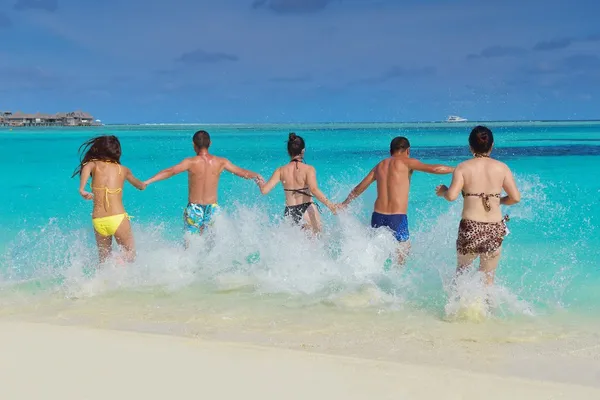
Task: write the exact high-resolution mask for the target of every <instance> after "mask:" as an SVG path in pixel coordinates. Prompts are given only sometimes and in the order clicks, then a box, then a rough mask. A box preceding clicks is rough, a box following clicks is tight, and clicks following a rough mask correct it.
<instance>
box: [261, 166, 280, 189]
mask: <svg viewBox="0 0 600 400" xmlns="http://www.w3.org/2000/svg"><path fill="white" fill-rule="evenodd" d="M279 182H281V172H280V171H279V168H277V169H276V170H275V172H274V173H273V176H271V178H270V179H269V180H268V181H267V183H265V184H264V185H262V186H261V187H260V192H261V193H262V194H267V193H269V192H270V191H271V190H273V188H274V187H275V186H277V184H278V183H279Z"/></svg>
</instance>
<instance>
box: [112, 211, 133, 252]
mask: <svg viewBox="0 0 600 400" xmlns="http://www.w3.org/2000/svg"><path fill="white" fill-rule="evenodd" d="M115 239H116V240H117V243H118V244H119V246H121V247H122V248H123V251H124V253H125V260H126V261H128V262H133V261H135V241H134V240H133V233H132V232H131V224H130V223H129V220H128V219H127V218H124V219H123V222H121V225H119V228H118V229H117V231H116V232H115Z"/></svg>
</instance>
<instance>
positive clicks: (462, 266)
mask: <svg viewBox="0 0 600 400" xmlns="http://www.w3.org/2000/svg"><path fill="white" fill-rule="evenodd" d="M477 257H479V254H460V253H457V255H456V258H457V267H456V274H455V275H454V279H453V280H452V287H454V286H456V279H457V278H458V277H459V276H461V275H462V274H463V273H464V272H465V271H466V270H467V268H469V267H470V266H471V265H473V261H475V259H476V258H477Z"/></svg>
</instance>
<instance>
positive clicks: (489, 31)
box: [0, 0, 600, 123]
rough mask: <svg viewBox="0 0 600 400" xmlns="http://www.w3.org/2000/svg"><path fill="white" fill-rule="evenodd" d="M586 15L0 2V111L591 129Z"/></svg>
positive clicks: (594, 67) (568, 5)
mask: <svg viewBox="0 0 600 400" xmlns="http://www.w3.org/2000/svg"><path fill="white" fill-rule="evenodd" d="M598 15H600V2H598V1H597V0H570V1H566V0H547V1H542V0H527V1H525V0H521V1H516V0H505V1H502V2H492V1H481V0H480V1H471V0H420V1H419V0H406V1H405V0H395V1H391V0H171V1H164V0H163V1H158V0H145V1H140V0H126V1H123V0H119V1H117V0H102V1H89V0H88V1H86V0H0V39H1V40H2V45H0V109H10V110H12V111H16V110H22V111H26V112H36V111H40V112H56V111H63V110H74V109H83V110H85V111H88V112H90V113H92V114H93V115H95V116H96V117H97V118H100V119H102V120H103V121H105V122H112V123H118V122H139V123H144V122H187V123H194V122H206V123H209V122H259V123H264V122H321V121H432V120H440V119H444V118H445V117H446V116H447V115H449V114H458V115H462V116H465V117H467V118H470V119H472V120H486V119H487V120H498V119H593V118H596V119H597V118H600V115H599V114H600V113H599V110H600V107H598V105H599V102H600V90H599V89H600V24H599V23H598Z"/></svg>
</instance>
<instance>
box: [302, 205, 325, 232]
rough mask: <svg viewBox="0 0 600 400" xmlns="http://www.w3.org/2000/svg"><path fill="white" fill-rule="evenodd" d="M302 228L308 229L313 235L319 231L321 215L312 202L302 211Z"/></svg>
mask: <svg viewBox="0 0 600 400" xmlns="http://www.w3.org/2000/svg"><path fill="white" fill-rule="evenodd" d="M304 228H308V229H310V230H311V231H312V232H313V233H314V234H315V235H316V234H318V233H320V232H321V228H322V226H321V216H320V215H319V210H318V209H317V206H315V205H314V204H311V205H310V206H309V207H308V209H307V210H306V212H305V213H304Z"/></svg>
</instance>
